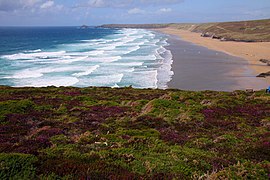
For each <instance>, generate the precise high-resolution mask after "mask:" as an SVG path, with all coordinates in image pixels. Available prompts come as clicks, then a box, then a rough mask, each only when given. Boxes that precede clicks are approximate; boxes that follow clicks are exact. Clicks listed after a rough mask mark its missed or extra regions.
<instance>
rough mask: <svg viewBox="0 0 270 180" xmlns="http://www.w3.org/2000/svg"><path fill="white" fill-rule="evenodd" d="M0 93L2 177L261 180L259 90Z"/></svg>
mask: <svg viewBox="0 0 270 180" xmlns="http://www.w3.org/2000/svg"><path fill="white" fill-rule="evenodd" d="M0 93H1V96H0V141H1V144H0V152H1V153H0V161H1V168H0V179H5V178H7V177H8V178H15V179H40V178H41V179H42V178H44V179H57V178H65V179H87V178H89V179H93V178H102V179H107V178H109V179H140V178H141V179H156V178H160V179H173V178H177V179H192V178H195V179H196V178H200V177H207V178H210V179H213V178H221V179H224V178H227V179H238V178H244V179H254V178H255V179H256V178H257V179H268V174H267V173H268V172H269V160H270V159H269V157H270V154H269V147H270V146H269V140H270V139H269V137H270V136H269V128H270V127H269V121H270V119H269V117H270V104H269V100H270V95H269V94H265V92H264V91H258V92H252V91H250V92H244V91H235V92H212V91H204V92H190V91H181V90H152V89H144V90H140V89H132V88H120V89H111V88H96V87H89V88H73V87H62V88H56V87H47V88H10V87H0ZM209 172H210V173H209ZM239 172H243V173H239Z"/></svg>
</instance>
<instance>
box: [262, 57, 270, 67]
mask: <svg viewBox="0 0 270 180" xmlns="http://www.w3.org/2000/svg"><path fill="white" fill-rule="evenodd" d="M260 62H262V63H266V64H267V66H270V60H268V59H260Z"/></svg>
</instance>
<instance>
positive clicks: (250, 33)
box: [102, 19, 270, 42]
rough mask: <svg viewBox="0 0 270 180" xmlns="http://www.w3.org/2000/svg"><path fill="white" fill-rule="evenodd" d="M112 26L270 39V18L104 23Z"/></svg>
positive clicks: (247, 39)
mask: <svg viewBox="0 0 270 180" xmlns="http://www.w3.org/2000/svg"><path fill="white" fill-rule="evenodd" d="M102 27H111V28H117V27H118V28H123V27H125V28H167V27H172V28H176V29H183V30H190V31H192V32H198V33H209V34H210V35H211V36H212V35H213V36H215V38H218V39H222V38H223V39H224V40H228V41H247V42H257V41H266V42H269V41H270V19H265V20H254V21H239V22H221V23H203V24H192V23H190V24H188V23H173V24H126V25H119V24H118V25H103V26H102Z"/></svg>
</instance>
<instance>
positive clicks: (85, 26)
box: [80, 25, 89, 29]
mask: <svg viewBox="0 0 270 180" xmlns="http://www.w3.org/2000/svg"><path fill="white" fill-rule="evenodd" d="M88 28H89V26H87V25H82V26H81V27H80V29H88Z"/></svg>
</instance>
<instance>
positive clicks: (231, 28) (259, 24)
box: [193, 19, 270, 41]
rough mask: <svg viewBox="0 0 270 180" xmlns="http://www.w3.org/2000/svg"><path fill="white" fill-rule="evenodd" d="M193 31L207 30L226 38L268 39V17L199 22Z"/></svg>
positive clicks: (269, 25)
mask: <svg viewBox="0 0 270 180" xmlns="http://www.w3.org/2000/svg"><path fill="white" fill-rule="evenodd" d="M193 31H194V32H202V33H206V32H209V33H211V34H214V35H215V36H217V37H219V38H226V39H227V40H236V41H237V40H239V41H270V19H267V20H257V21H240V22H224V23H209V24H200V25H198V26H197V27H196V28H194V29H193Z"/></svg>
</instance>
